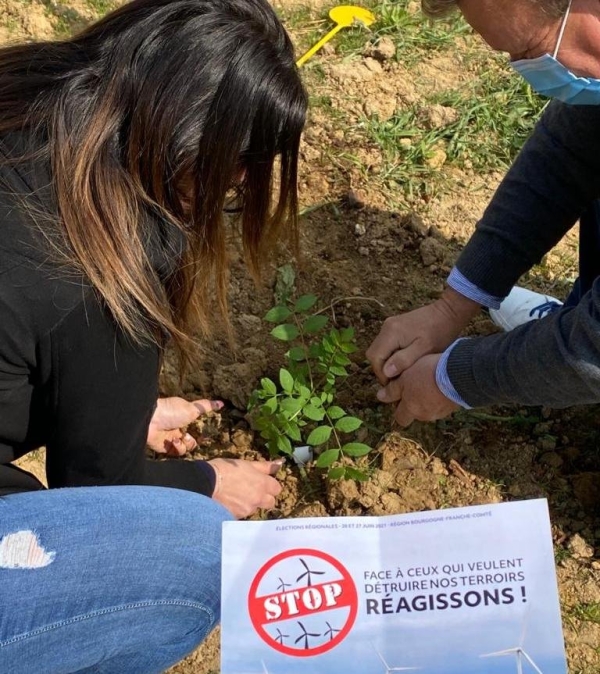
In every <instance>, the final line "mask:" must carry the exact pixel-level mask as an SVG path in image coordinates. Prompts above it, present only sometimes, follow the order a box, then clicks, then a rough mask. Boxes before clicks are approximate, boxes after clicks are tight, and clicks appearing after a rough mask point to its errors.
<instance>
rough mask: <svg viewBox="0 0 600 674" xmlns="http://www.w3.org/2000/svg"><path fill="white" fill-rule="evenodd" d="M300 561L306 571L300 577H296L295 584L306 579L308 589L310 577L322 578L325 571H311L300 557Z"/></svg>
mask: <svg viewBox="0 0 600 674" xmlns="http://www.w3.org/2000/svg"><path fill="white" fill-rule="evenodd" d="M300 561H301V562H302V566H303V567H304V568H305V569H306V571H305V572H304V573H303V574H301V575H300V576H298V578H296V582H297V583H298V582H299V581H301V580H302V579H303V578H305V577H306V578H307V585H308V587H310V586H311V585H312V578H311V576H313V575H315V576H322V575H323V574H324V573H325V571H311V570H310V569H309V568H308V564H307V563H306V562H305V561H304V560H303V559H302V557H300Z"/></svg>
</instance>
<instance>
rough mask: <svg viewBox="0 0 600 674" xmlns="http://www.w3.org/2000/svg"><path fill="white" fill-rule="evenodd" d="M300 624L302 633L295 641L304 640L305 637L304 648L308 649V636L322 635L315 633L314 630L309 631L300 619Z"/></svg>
mask: <svg viewBox="0 0 600 674" xmlns="http://www.w3.org/2000/svg"><path fill="white" fill-rule="evenodd" d="M297 622H298V625H300V627H301V628H302V634H301V635H300V636H299V637H298V638H297V639H296V641H294V643H295V644H297V643H298V642H299V641H302V639H304V648H305V650H306V649H308V637H320V636H321V635H320V634H313V633H312V632H307V631H306V627H304V625H303V624H302V623H301V622H300V621H299V620H298V621H297Z"/></svg>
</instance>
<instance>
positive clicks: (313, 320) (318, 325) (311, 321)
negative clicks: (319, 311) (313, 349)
mask: <svg viewBox="0 0 600 674" xmlns="http://www.w3.org/2000/svg"><path fill="white" fill-rule="evenodd" d="M328 320H329V318H327V316H309V317H308V318H307V319H306V320H305V321H304V323H303V324H302V329H303V330H304V332H306V333H308V334H309V335H314V334H315V333H316V332H319V330H322V329H323V328H324V327H325V326H326V325H327V321H328Z"/></svg>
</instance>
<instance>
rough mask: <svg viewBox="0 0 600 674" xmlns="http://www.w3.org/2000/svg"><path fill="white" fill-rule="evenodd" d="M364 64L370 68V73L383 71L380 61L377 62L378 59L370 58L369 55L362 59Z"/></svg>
mask: <svg viewBox="0 0 600 674" xmlns="http://www.w3.org/2000/svg"><path fill="white" fill-rule="evenodd" d="M364 64H365V66H366V67H367V69H368V70H370V71H371V72H372V73H377V74H379V73H382V72H383V68H382V67H381V63H379V61H377V60H375V59H374V58H371V57H370V56H367V58H366V59H365V60H364Z"/></svg>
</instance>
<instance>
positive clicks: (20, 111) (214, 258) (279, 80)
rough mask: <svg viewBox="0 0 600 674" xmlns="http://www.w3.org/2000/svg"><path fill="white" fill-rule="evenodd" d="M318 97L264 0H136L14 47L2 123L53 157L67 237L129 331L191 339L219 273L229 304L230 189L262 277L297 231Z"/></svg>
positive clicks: (5, 78)
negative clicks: (73, 29)
mask: <svg viewBox="0 0 600 674" xmlns="http://www.w3.org/2000/svg"><path fill="white" fill-rule="evenodd" d="M306 107H307V97H306V93H305V91H304V88H303V86H302V84H301V81H300V78H299V76H298V72H297V69H296V66H295V64H294V53H293V48H292V44H291V42H290V39H289V37H288V36H287V34H286V32H285V30H284V29H283V27H282V25H281V23H280V22H279V20H278V18H277V16H276V15H275V13H274V11H273V9H272V8H271V7H270V6H269V4H268V3H267V2H266V0H134V1H133V2H131V3H129V4H126V5H124V6H123V7H121V8H120V9H118V10H116V11H114V12H112V13H111V14H109V15H107V16H106V17H105V18H104V19H102V20H101V21H99V22H97V23H95V24H94V25H92V26H91V27H89V28H87V29H86V30H85V31H84V32H82V33H80V34H79V35H76V36H75V37H73V38H72V39H69V40H66V41H58V42H42V43H34V44H25V45H17V46H11V47H8V48H4V49H1V50H0V134H2V133H6V132H10V131H19V132H21V131H25V133H26V134H27V135H28V136H29V137H31V139H33V140H32V144H33V145H34V146H35V147H36V150H37V151H38V152H39V156H40V157H44V158H45V159H46V160H47V162H48V163H49V166H50V171H51V176H52V190H53V194H54V198H55V201H56V210H57V213H54V214H50V215H53V216H57V217H56V218H55V219H56V221H57V222H58V227H57V229H58V230H59V231H60V233H61V234H62V236H61V237H59V239H58V240H59V241H60V242H61V243H60V244H58V252H59V253H60V254H61V255H62V256H64V258H65V259H67V260H68V262H69V264H70V265H72V266H73V267H74V268H75V269H76V270H77V271H78V272H80V273H82V274H83V275H84V276H85V277H86V278H87V279H88V280H89V282H90V283H91V284H92V286H93V287H94V288H95V289H96V291H97V292H98V293H99V294H100V296H101V298H102V299H103V301H104V303H105V304H106V306H107V308H108V310H110V312H111V313H112V315H113V317H114V319H115V320H116V321H117V323H118V324H119V325H120V326H121V327H122V328H123V330H124V331H125V332H126V333H127V334H129V335H130V336H131V337H133V338H134V339H135V340H136V341H138V342H139V341H146V340H148V339H152V340H154V341H157V342H158V343H159V344H161V345H162V344H164V342H165V340H166V338H167V337H171V338H172V339H173V340H174V343H175V346H176V347H177V349H178V350H179V352H180V353H182V354H185V353H189V350H190V346H191V344H192V342H191V338H190V335H191V334H192V332H193V331H194V330H196V329H197V328H200V329H204V330H205V331H206V330H207V328H208V327H209V325H210V321H209V312H210V310H209V306H210V303H209V301H208V295H209V293H211V292H212V291H214V289H215V288H216V292H217V297H218V302H219V305H220V308H221V311H222V312H223V313H225V311H226V306H227V301H226V291H227V268H228V265H227V255H226V235H225V223H224V220H223V209H224V207H225V205H226V198H227V194H228V191H229V190H230V188H232V187H233V186H235V188H236V190H237V192H238V195H239V198H240V204H239V205H240V207H241V208H240V215H239V222H240V224H241V232H242V242H243V248H244V252H245V257H246V260H247V264H248V266H249V268H250V270H251V271H252V272H253V273H254V275H255V276H257V275H258V270H259V264H260V262H261V259H262V258H263V257H264V256H265V255H266V253H267V252H268V251H269V249H270V248H271V247H272V245H273V243H274V242H275V241H276V240H277V238H278V237H279V235H280V234H281V232H282V228H283V227H285V226H286V224H287V231H288V232H290V233H291V234H292V236H294V233H295V232H296V231H297V164H298V147H299V143H300V135H301V132H302V128H303V126H304V121H305V114H306ZM274 184H276V185H277V187H276V189H277V194H276V195H275V198H274V199H273V198H272V197H273V195H272V191H273V190H272V188H273V186H274ZM173 232H175V233H176V236H173ZM157 246H158V247H160V248H161V253H162V255H163V256H165V255H166V256H171V258H172V259H174V260H175V264H173V265H172V266H171V267H170V268H169V269H168V271H167V272H165V270H164V265H162V271H161V268H159V267H161V265H157V264H156V261H155V260H153V257H155V256H156V247H157ZM63 261H64V260H63ZM168 266H169V265H167V267H168Z"/></svg>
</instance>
